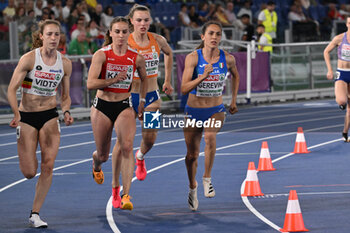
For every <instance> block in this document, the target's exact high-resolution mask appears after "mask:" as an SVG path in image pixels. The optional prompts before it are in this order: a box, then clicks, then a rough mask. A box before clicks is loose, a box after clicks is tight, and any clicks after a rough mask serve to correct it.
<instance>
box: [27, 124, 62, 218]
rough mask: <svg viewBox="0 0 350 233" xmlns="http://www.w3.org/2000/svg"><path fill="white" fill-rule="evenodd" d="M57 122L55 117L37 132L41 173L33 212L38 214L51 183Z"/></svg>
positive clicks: (57, 129) (57, 139) (56, 147)
mask: <svg viewBox="0 0 350 233" xmlns="http://www.w3.org/2000/svg"><path fill="white" fill-rule="evenodd" d="M57 120H58V118H57V117H56V118H53V119H51V120H49V121H47V122H46V123H45V124H44V126H43V127H42V128H41V129H40V131H39V144H40V148H41V166H40V168H41V171H40V176H39V179H38V182H37V184H36V190H35V197H34V202H33V209H32V210H33V212H38V213H39V211H40V208H41V206H42V205H43V203H44V200H45V197H46V195H47V192H48V191H49V189H50V186H51V183H52V172H53V168H54V165H55V159H56V156H57V152H58V147H59V145H60V132H59V123H58V121H57Z"/></svg>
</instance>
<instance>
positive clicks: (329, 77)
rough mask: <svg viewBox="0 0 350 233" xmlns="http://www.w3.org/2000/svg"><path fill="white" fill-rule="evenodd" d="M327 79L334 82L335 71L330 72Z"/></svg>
mask: <svg viewBox="0 0 350 233" xmlns="http://www.w3.org/2000/svg"><path fill="white" fill-rule="evenodd" d="M327 79H328V80H332V79H333V71H328V72H327Z"/></svg>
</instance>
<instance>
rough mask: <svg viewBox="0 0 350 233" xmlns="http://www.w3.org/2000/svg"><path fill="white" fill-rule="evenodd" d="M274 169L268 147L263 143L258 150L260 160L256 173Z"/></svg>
mask: <svg viewBox="0 0 350 233" xmlns="http://www.w3.org/2000/svg"><path fill="white" fill-rule="evenodd" d="M274 170H276V168H274V167H273V165H272V161H271V157H270V152H269V147H268V146H267V142H266V141H263V142H262V145H261V150H260V159H259V165H258V171H274Z"/></svg>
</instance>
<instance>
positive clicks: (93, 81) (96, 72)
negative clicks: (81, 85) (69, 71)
mask: <svg viewBox="0 0 350 233" xmlns="http://www.w3.org/2000/svg"><path fill="white" fill-rule="evenodd" d="M105 61H106V55H105V54H104V52H103V51H102V50H99V51H97V52H96V53H95V54H94V55H93V56H92V62H91V65H90V69H89V74H88V81H87V88H88V89H89V90H93V89H100V88H104V87H108V86H109V85H112V84H113V83H117V82H120V81H122V80H124V79H126V71H125V72H120V73H119V74H118V75H117V76H116V77H115V78H109V79H99V78H98V77H99V76H100V73H101V70H102V65H103V63H104V62H105Z"/></svg>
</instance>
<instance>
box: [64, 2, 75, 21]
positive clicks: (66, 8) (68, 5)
mask: <svg viewBox="0 0 350 233" xmlns="http://www.w3.org/2000/svg"><path fill="white" fill-rule="evenodd" d="M73 7H74V1H73V0H66V5H65V6H64V7H63V9H62V17H63V21H64V22H65V23H67V22H68V17H69V14H70V11H71V9H72V8H73Z"/></svg>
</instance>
